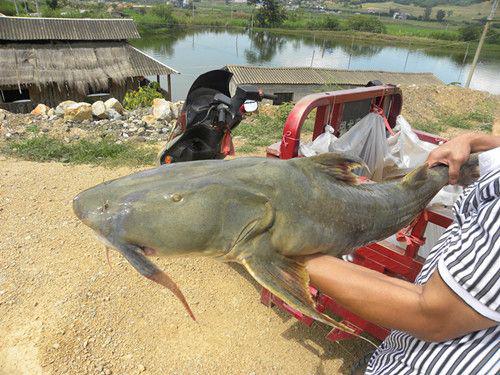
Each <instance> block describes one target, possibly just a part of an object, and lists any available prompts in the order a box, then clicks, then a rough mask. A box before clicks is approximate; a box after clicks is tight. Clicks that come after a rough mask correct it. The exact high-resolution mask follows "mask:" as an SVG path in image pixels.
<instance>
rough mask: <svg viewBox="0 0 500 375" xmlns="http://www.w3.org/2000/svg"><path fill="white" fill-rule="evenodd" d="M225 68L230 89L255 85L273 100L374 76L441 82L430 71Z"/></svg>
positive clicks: (421, 83) (340, 86) (348, 85)
mask: <svg viewBox="0 0 500 375" xmlns="http://www.w3.org/2000/svg"><path fill="white" fill-rule="evenodd" d="M226 68H227V69H228V70H229V71H230V72H231V73H233V78H232V79H231V82H230V90H231V92H233V91H234V90H235V88H236V86H237V85H243V84H251V85H257V86H258V87H259V88H261V89H262V90H263V91H265V92H269V93H272V94H274V95H276V96H277V97H278V99H277V102H289V101H294V102H295V101H298V100H299V99H301V98H302V97H304V96H306V95H309V94H312V93H316V92H321V91H331V90H339V89H347V88H354V87H360V86H365V85H366V84H367V83H368V82H369V81H375V80H378V81H381V82H382V83H391V84H395V85H410V84H416V85H419V86H429V85H430V86H437V85H443V82H442V81H441V80H439V79H438V78H437V77H436V76H435V75H434V74H432V73H403V72H384V71H376V70H345V69H328V68H315V67H263V66H244V65H227V66H226Z"/></svg>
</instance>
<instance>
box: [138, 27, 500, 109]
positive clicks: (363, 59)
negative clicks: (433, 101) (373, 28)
mask: <svg viewBox="0 0 500 375" xmlns="http://www.w3.org/2000/svg"><path fill="white" fill-rule="evenodd" d="M133 44H134V45H135V46H136V47H138V48H140V49H141V50H142V51H144V52H146V53H148V54H149V55H151V56H153V57H154V58H156V59H157V60H159V61H162V62H163V63H165V64H167V65H169V66H171V67H172V68H174V69H176V70H178V71H179V72H180V73H181V74H180V75H173V76H172V85H173V97H174V99H175V100H178V99H184V98H185V96H186V93H187V91H188V90H189V87H190V85H191V83H192V82H193V81H194V79H196V77H197V76H198V75H200V74H201V73H204V72H206V71H208V70H211V69H217V68H220V67H223V66H224V65H227V64H241V65H260V66H311V64H312V66H315V67H325V68H337V69H360V70H386V71H399V72H432V73H434V74H435V75H436V76H437V77H438V78H440V79H441V80H442V81H444V82H445V83H452V82H459V83H461V84H462V85H463V83H464V82H465V80H466V78H467V74H468V72H469V69H470V65H471V62H472V58H473V54H474V50H473V48H471V49H470V50H469V51H468V52H467V51H466V50H465V49H464V50H463V51H460V50H451V49H448V50H447V49H446V48H445V47H443V46H442V45H440V46H427V47H418V48H412V47H411V46H408V47H404V46H400V45H399V46H391V45H387V44H373V43H366V42H363V41H359V40H355V39H352V40H346V39H324V38H322V37H319V36H317V37H315V36H313V35H307V36H304V35H301V34H300V33H297V34H280V33H275V32H262V31H253V32H252V31H244V30H238V29H216V30H214V29H210V30H206V29H203V30H202V29H191V30H189V29H188V30H181V31H179V30H177V31H175V32H174V31H172V32H169V33H164V34H161V36H160V35H159V36H154V37H151V36H150V37H144V38H142V39H140V40H138V41H134V42H133ZM162 86H163V87H166V84H165V82H164V81H162ZM471 87H472V88H475V89H478V90H483V91H488V92H491V93H495V94H500V54H498V53H496V54H495V53H488V52H485V53H483V54H482V56H481V58H480V62H479V64H478V67H477V69H476V72H475V74H474V77H473V79H472V82H471Z"/></svg>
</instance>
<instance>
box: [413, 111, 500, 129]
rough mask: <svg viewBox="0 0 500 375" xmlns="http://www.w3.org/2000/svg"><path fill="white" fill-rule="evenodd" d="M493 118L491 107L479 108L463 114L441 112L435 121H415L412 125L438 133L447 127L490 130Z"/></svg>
mask: <svg viewBox="0 0 500 375" xmlns="http://www.w3.org/2000/svg"><path fill="white" fill-rule="evenodd" d="M493 120H494V116H493V111H492V110H491V108H480V109H476V110H474V111H473V112H470V113H465V114H451V115H450V114H448V115H444V114H443V115H440V116H438V118H437V120H436V121H433V122H423V121H417V122H415V123H414V124H413V125H414V127H415V128H416V129H419V130H423V131H425V132H428V133H433V134H439V133H441V132H443V131H445V130H446V129H447V128H456V129H466V130H480V131H483V132H491V129H492V126H493Z"/></svg>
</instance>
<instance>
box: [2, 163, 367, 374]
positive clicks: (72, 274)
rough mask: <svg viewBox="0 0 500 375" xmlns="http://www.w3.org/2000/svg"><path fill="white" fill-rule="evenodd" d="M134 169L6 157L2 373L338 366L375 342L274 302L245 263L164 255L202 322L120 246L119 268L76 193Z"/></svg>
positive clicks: (324, 370) (341, 369) (302, 370)
mask: <svg viewBox="0 0 500 375" xmlns="http://www.w3.org/2000/svg"><path fill="white" fill-rule="evenodd" d="M130 172H131V170H129V169H125V168H122V169H113V170H110V169H104V168H98V167H89V166H65V165H62V164H58V163H33V162H26V161H17V160H12V159H5V158H2V157H1V156H0V374H2V375H3V374H6V375H7V374H8V375H15V374H29V375H38V374H65V375H66V374H139V373H141V374H339V373H346V372H347V370H348V368H349V367H350V365H351V364H352V363H353V362H354V361H356V360H357V359H358V358H359V357H360V356H361V355H362V353H364V352H365V351H366V350H367V349H368V346H367V344H365V343H364V342H360V341H359V340H358V341H344V342H341V343H338V344H335V343H332V342H329V341H327V340H326V339H324V335H325V334H326V333H327V331H328V329H327V327H326V326H323V325H315V326H313V327H312V328H310V329H309V328H306V327H304V326H303V325H301V324H300V323H298V322H297V321H296V320H294V319H290V318H289V317H288V316H286V315H285V314H283V313H281V312H279V311H277V310H276V309H269V308H267V307H265V306H264V305H262V304H261V303H260V302H259V290H260V288H259V287H258V285H256V283H255V282H254V281H253V280H251V279H250V278H249V277H248V276H247V275H246V273H245V271H244V270H243V269H242V268H240V267H239V266H232V265H228V264H222V263H219V262H217V261H215V260H212V259H208V258H189V259H186V258H184V259H183V258H179V259H167V258H162V259H160V260H156V261H155V262H156V263H157V264H158V265H159V266H160V267H161V268H163V269H164V270H166V271H167V272H168V274H169V275H171V276H172V277H173V278H174V279H175V280H176V281H177V283H178V284H179V285H180V287H181V288H182V290H183V292H184V294H185V295H186V297H187V299H188V301H190V303H191V306H192V308H193V310H194V312H195V314H196V315H197V318H198V322H193V321H191V320H190V319H189V318H188V317H187V315H186V313H185V312H184V310H183V308H182V306H181V305H180V303H179V302H178V301H177V300H176V299H175V298H174V297H173V296H172V295H171V294H170V293H169V292H168V291H166V290H164V289H162V288H161V287H159V286H157V285H155V284H153V283H151V282H150V281H148V280H147V279H145V278H143V277H141V276H139V274H138V273H136V272H135V271H134V270H133V269H132V267H131V266H129V265H128V263H126V261H125V260H124V259H122V258H121V256H119V255H118V254H117V253H116V252H112V254H111V264H112V268H111V269H109V267H108V265H107V263H106V258H105V250H104V247H103V245H101V244H100V243H99V242H98V241H97V240H96V239H95V237H94V235H93V234H92V233H91V232H90V230H89V229H88V228H87V227H85V226H84V225H83V224H80V223H79V222H78V220H77V219H76V218H75V217H74V216H73V214H72V209H71V201H72V198H73V196H74V195H76V194H77V193H78V192H79V191H81V190H82V189H85V188H87V187H90V186H93V185H95V184H97V183H100V182H102V181H104V180H108V179H111V178H114V177H118V176H121V175H124V174H128V173H130Z"/></svg>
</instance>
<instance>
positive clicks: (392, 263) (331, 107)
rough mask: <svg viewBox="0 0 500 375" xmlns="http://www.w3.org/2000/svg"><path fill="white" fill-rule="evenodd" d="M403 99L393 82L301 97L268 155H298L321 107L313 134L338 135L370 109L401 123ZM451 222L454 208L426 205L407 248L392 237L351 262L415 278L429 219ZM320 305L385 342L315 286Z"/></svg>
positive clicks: (335, 333)
mask: <svg viewBox="0 0 500 375" xmlns="http://www.w3.org/2000/svg"><path fill="white" fill-rule="evenodd" d="M402 104H403V98H402V93H401V90H400V89H399V88H397V87H395V86H391V85H380V86H372V87H363V88H356V89H350V90H340V91H334V92H331V93H329V92H325V93H319V94H312V95H309V96H306V97H304V98H303V99H301V100H300V101H299V102H298V103H297V104H296V105H295V107H294V108H293V109H292V111H291V112H290V114H289V116H288V118H287V121H286V123H285V126H284V129H283V137H282V140H281V142H278V143H276V144H274V145H271V146H270V147H268V149H267V157H274V158H281V159H290V158H294V157H298V150H299V144H300V135H301V129H302V126H303V125H304V122H305V120H306V119H307V117H308V115H309V113H310V112H311V111H313V110H316V117H315V121H314V130H313V135H312V138H313V139H315V138H316V137H317V136H319V135H320V134H322V133H323V132H324V128H325V125H327V124H329V125H331V126H332V127H333V128H334V129H335V131H336V133H337V134H336V135H337V136H338V135H339V130H340V128H341V126H344V125H345V124H350V123H351V124H354V123H355V122H356V121H357V120H359V119H361V118H362V117H364V116H365V115H366V114H367V113H368V112H369V111H374V110H375V111H377V112H378V113H380V114H382V115H384V116H385V118H386V126H387V127H388V128H389V127H390V128H392V127H394V126H395V124H396V117H397V116H398V115H399V114H400V113H401V108H402ZM416 133H417V135H418V137H419V138H420V139H421V140H423V141H426V142H430V143H434V144H438V143H440V142H443V141H445V139H443V138H440V137H437V136H434V135H432V134H428V133H425V132H420V131H416ZM451 222H452V218H451V211H449V210H447V209H427V210H425V211H424V212H422V214H420V215H419V217H418V218H417V219H416V220H415V221H414V222H413V223H412V225H411V226H410V227H408V228H405V230H403V231H401V232H400V233H399V234H400V236H399V238H400V239H404V241H405V242H406V247H401V246H397V245H394V244H393V243H391V242H388V241H380V242H377V243H373V244H369V245H367V246H364V247H361V248H359V249H357V250H356V251H355V252H354V254H353V256H352V261H353V262H354V263H356V264H359V265H361V266H364V267H368V268H371V269H373V270H376V271H378V272H382V273H385V274H387V275H390V276H393V277H399V278H402V279H405V280H408V281H414V279H415V277H416V275H417V274H418V272H419V271H420V269H421V267H422V263H423V260H424V259H423V258H421V257H420V256H419V255H418V252H419V248H420V247H421V246H422V244H423V243H424V242H425V238H424V234H425V230H426V227H427V225H428V224H429V223H433V224H436V225H438V226H440V227H443V228H446V227H448V226H449V225H450V224H451ZM310 290H311V293H312V295H313V298H314V299H315V301H316V308H317V310H318V311H320V312H326V311H330V312H331V313H333V314H334V315H336V316H338V317H340V319H341V321H342V323H344V324H345V325H348V326H350V327H352V328H353V329H354V331H355V333H356V334H361V333H364V332H365V333H369V334H370V335H372V336H373V337H375V338H377V339H379V340H383V339H384V338H385V337H386V336H387V334H388V333H389V330H388V329H386V328H384V327H380V326H378V325H376V324H373V323H370V322H368V321H366V320H364V319H362V318H361V317H359V316H357V315H355V314H353V313H352V312H350V311H348V310H346V309H344V308H343V307H342V306H340V305H338V304H337V303H336V302H335V300H333V299H332V298H330V297H329V296H327V295H325V294H322V293H321V292H319V291H318V290H316V289H315V288H314V287H313V286H311V287H310ZM261 301H262V303H263V304H265V305H267V306H272V305H276V306H278V307H279V308H281V309H282V310H284V311H287V312H288V313H290V314H292V315H293V316H294V317H295V318H297V319H298V320H299V321H301V322H303V323H304V324H306V325H308V326H310V325H311V324H312V323H313V321H314V320H313V319H312V318H310V317H308V316H305V315H303V314H301V313H300V312H298V311H296V310H294V309H292V308H291V307H290V306H288V305H286V304H285V303H284V302H283V301H281V300H280V299H279V298H277V297H276V296H274V295H273V294H272V293H271V292H269V291H268V290H266V289H263V290H262V293H261ZM352 337H353V336H352V335H351V334H349V333H346V332H343V331H340V330H338V329H335V328H334V329H332V330H331V331H330V332H329V333H328V335H327V338H328V339H330V340H332V341H337V340H343V339H347V338H352Z"/></svg>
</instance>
